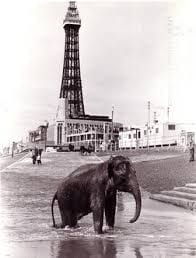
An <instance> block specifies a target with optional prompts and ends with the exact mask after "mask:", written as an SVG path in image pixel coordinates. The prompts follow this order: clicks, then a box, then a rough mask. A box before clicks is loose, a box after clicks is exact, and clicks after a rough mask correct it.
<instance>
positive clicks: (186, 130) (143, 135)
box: [119, 122, 196, 149]
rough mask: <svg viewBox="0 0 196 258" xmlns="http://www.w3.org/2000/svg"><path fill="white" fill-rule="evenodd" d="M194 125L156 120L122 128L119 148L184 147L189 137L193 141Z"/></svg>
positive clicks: (188, 142) (186, 145)
mask: <svg viewBox="0 0 196 258" xmlns="http://www.w3.org/2000/svg"><path fill="white" fill-rule="evenodd" d="M195 133H196V125H194V124H182V123H172V122H164V123H160V122H156V123H153V124H150V126H148V127H147V125H144V126H140V127H139V126H138V127H137V128H124V130H122V131H121V132H120V133H119V148H120V149H135V148H154V147H165V146H169V147H171V146H178V147H182V148H184V149H186V148H187V147H188V146H189V144H190V141H191V139H193V140H194V141H195Z"/></svg>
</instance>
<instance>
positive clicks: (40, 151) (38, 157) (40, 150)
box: [37, 149, 43, 165]
mask: <svg viewBox="0 0 196 258" xmlns="http://www.w3.org/2000/svg"><path fill="white" fill-rule="evenodd" d="M42 151H43V150H42V149H38V155H37V164H38V165H40V164H42V160H41V156H42Z"/></svg>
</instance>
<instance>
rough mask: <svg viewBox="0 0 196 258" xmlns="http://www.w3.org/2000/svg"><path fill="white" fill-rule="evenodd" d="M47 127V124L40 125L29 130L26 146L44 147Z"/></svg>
mask: <svg viewBox="0 0 196 258" xmlns="http://www.w3.org/2000/svg"><path fill="white" fill-rule="evenodd" d="M47 128H48V124H46V125H40V126H39V127H38V128H37V129H35V130H32V131H29V141H28V147H29V148H34V147H35V146H37V147H39V148H41V149H45V148H46V145H47Z"/></svg>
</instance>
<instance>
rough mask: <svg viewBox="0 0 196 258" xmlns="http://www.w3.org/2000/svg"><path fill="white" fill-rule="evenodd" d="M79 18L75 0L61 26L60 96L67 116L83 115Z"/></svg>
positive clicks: (71, 2) (71, 3)
mask: <svg viewBox="0 0 196 258" xmlns="http://www.w3.org/2000/svg"><path fill="white" fill-rule="evenodd" d="M80 26H81V19H80V17H79V13H78V10H77V7H76V4H75V1H70V2H69V7H68V11H67V14H66V16H65V20H64V23H63V28H64V30H65V52H64V65H63V76H62V83H61V90H60V98H65V99H66V100H67V105H66V106H65V108H66V109H68V110H66V113H68V116H69V118H76V117H81V116H85V112H84V103H83V95H82V83H81V76H80V59H79V29H80Z"/></svg>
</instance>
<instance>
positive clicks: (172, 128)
mask: <svg viewBox="0 0 196 258" xmlns="http://www.w3.org/2000/svg"><path fill="white" fill-rule="evenodd" d="M168 130H176V125H175V124H169V125H168Z"/></svg>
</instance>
